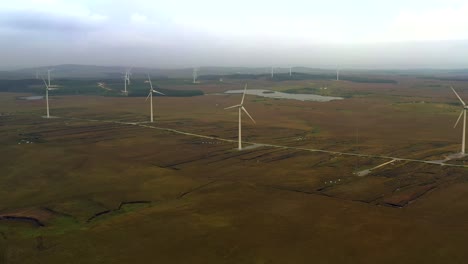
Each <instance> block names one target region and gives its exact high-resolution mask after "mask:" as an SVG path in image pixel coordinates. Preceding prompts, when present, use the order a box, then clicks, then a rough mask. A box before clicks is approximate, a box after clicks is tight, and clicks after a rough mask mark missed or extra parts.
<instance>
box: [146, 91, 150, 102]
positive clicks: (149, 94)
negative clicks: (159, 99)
mask: <svg viewBox="0 0 468 264" xmlns="http://www.w3.org/2000/svg"><path fill="white" fill-rule="evenodd" d="M150 95H151V92H149V94H148V96H146V99H145V102H146V101H148V98H149V97H150Z"/></svg>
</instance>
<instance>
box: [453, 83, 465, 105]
mask: <svg viewBox="0 0 468 264" xmlns="http://www.w3.org/2000/svg"><path fill="white" fill-rule="evenodd" d="M450 88H452V91H453V92H454V93H455V95H456V96H457V97H458V100H460V102H461V103H462V104H463V106H466V104H465V102H463V100H462V99H461V97H460V96H459V95H458V94H457V92H455V89H453V87H450Z"/></svg>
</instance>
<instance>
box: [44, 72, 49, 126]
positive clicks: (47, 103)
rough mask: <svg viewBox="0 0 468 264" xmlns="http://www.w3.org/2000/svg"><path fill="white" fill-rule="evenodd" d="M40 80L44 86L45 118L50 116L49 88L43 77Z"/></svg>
mask: <svg viewBox="0 0 468 264" xmlns="http://www.w3.org/2000/svg"><path fill="white" fill-rule="evenodd" d="M42 81H43V82H44V84H45V87H46V106H47V116H46V118H50V114H49V90H50V88H49V85H47V83H46V81H45V80H44V78H42Z"/></svg>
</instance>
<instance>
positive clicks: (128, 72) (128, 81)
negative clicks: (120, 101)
mask: <svg viewBox="0 0 468 264" xmlns="http://www.w3.org/2000/svg"><path fill="white" fill-rule="evenodd" d="M125 73H126V76H127V77H126V80H127V83H128V85H130V76H132V68H130V69H128V70H127V71H126V72H125Z"/></svg>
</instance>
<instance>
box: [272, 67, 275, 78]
mask: <svg viewBox="0 0 468 264" xmlns="http://www.w3.org/2000/svg"><path fill="white" fill-rule="evenodd" d="M274 74H275V72H274V70H273V67H271V78H272V79H273V76H274Z"/></svg>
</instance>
